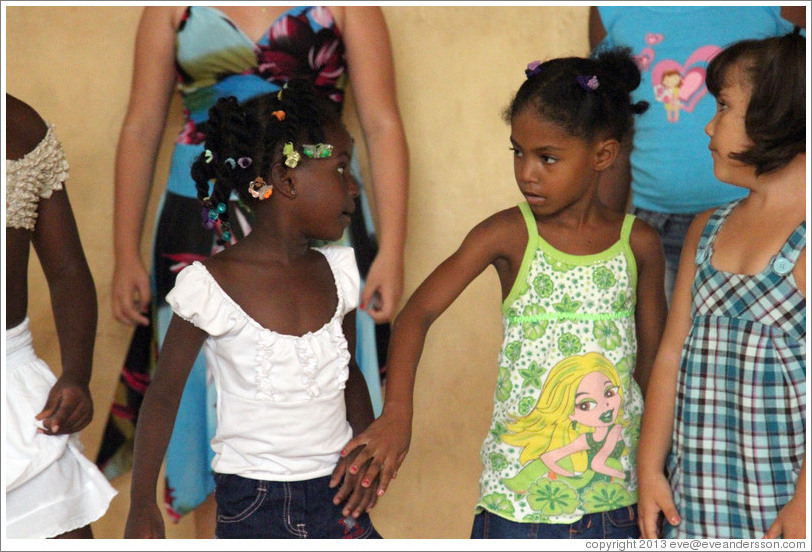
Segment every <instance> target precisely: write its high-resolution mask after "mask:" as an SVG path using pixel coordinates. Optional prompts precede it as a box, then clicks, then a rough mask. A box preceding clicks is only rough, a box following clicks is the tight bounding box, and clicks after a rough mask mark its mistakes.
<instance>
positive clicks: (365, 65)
mask: <svg viewBox="0 0 812 552" xmlns="http://www.w3.org/2000/svg"><path fill="white" fill-rule="evenodd" d="M342 31H343V34H344V42H345V45H346V51H347V64H348V70H349V76H350V84H351V86H352V93H353V96H354V98H355V103H356V108H357V112H358V118H359V121H360V123H361V129H362V131H363V133H364V140H365V142H366V144H367V149H368V152H369V161H370V169H371V173H372V193H373V197H374V199H375V207H376V211H377V215H378V216H377V221H376V222H377V224H378V227H377V229H376V233H377V237H378V243H379V249H378V254H377V256H376V257H375V260H374V261H373V263H372V266H371V268H370V271H369V274H368V275H367V281H366V285H365V286H364V290H363V293H362V296H361V308H362V309H366V308H367V305H368V304H369V301H370V299H371V298H372V294H373V293H375V292H376V291H378V292H379V293H380V295H381V305H380V310H370V312H369V314H370V316H372V318H373V319H374V320H375V321H376V322H379V323H380V322H385V321H387V320H390V319H391V318H392V317H393V316H394V314H395V309H396V308H397V306H398V303H399V301H400V298H401V294H402V293H403V250H404V245H405V242H406V212H407V205H408V193H409V191H408V179H409V152H408V148H407V145H406V135H405V133H404V130H403V123H402V121H401V118H400V111H399V109H398V101H397V94H396V88H395V70H394V63H393V60H392V48H391V45H390V40H389V32H388V30H387V27H386V20H385V19H384V17H383V13H382V12H381V9H380V7H377V6H352V7H347V8H345V15H344V29H343V30H342Z"/></svg>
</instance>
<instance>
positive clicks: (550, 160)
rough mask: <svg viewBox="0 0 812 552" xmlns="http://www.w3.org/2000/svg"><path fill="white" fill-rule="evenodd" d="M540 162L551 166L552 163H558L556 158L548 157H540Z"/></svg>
mask: <svg viewBox="0 0 812 552" xmlns="http://www.w3.org/2000/svg"><path fill="white" fill-rule="evenodd" d="M541 162H542V163H544V164H545V165H552V164H553V163H556V162H558V158H556V157H550V156H549V155H542V156H541Z"/></svg>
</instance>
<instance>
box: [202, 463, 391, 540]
mask: <svg viewBox="0 0 812 552" xmlns="http://www.w3.org/2000/svg"><path fill="white" fill-rule="evenodd" d="M214 480H215V482H216V485H217V486H216V488H215V491H214V498H215V500H216V501H217V528H216V529H215V536H216V538H218V539H379V538H381V536H380V535H379V534H378V532H377V531H376V530H375V528H374V527H373V526H372V520H371V519H370V518H369V514H367V513H364V514H362V515H361V516H359V517H358V519H355V518H353V517H352V516H344V515H342V514H341V510H342V508H343V506H344V505H343V504H341V505H338V506H336V505H335V504H333V497H334V496H335V494H336V492H337V490H338V489H331V488H330V487H329V483H330V477H329V476H325V477H319V478H316V479H308V480H305V481H261V480H258V479H248V478H245V477H241V476H239V475H233V474H222V473H216V474H214Z"/></svg>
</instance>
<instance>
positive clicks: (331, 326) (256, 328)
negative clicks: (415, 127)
mask: <svg viewBox="0 0 812 552" xmlns="http://www.w3.org/2000/svg"><path fill="white" fill-rule="evenodd" d="M209 115H210V120H209V121H208V123H207V124H206V125H207V128H206V149H205V151H204V153H203V154H202V155H201V156H200V158H199V159H198V160H197V161H196V162H195V164H194V165H193V167H192V176H193V178H194V179H195V182H196V183H197V187H198V195H199V197H200V199H201V203H202V205H203V209H202V217H203V221H202V223H203V225H204V226H205V227H207V228H210V229H212V230H213V231H214V232H216V234H217V236H218V238H219V239H218V241H219V243H220V244H221V245H222V246H225V245H226V244H229V243H232V245H230V246H228V247H224V248H223V249H221V250H220V251H219V252H218V253H217V254H215V255H213V256H211V257H209V258H208V259H206V260H204V261H202V262H200V261H196V260H190V261H189V262H190V263H191V264H189V265H188V266H186V267H185V268H183V270H181V272H180V273H179V274H178V277H177V282H176V286H175V288H174V289H173V290H172V291H171V292H170V293H169V295H168V297H167V300H168V302H169V304H170V305H171V306H172V309H173V311H174V315H173V318H172V321H171V323H170V326H169V329H168V331H167V335H166V340H165V342H164V346H163V348H162V349H161V355H160V359H159V362H158V366H157V368H156V372H155V376H154V378H153V380H152V382H151V383H150V386H149V389H148V391H147V394H146V397H145V399H144V403H143V406H142V410H141V415H140V418H139V421H138V425H137V430H136V436H135V452H134V455H135V458H134V466H133V480H132V481H133V482H132V490H131V505H130V513H129V517H128V519H127V526H126V530H125V537H129V538H150V537H163V536H164V526H163V521H162V517H161V514H160V511H159V509H158V506H157V504H156V500H155V492H156V483H157V479H158V474H159V470H160V464H161V460H162V459H163V455H164V453H165V451H166V446H167V443H168V441H169V438H170V435H171V433H172V426H173V424H172V423H167V422H168V421H169V420H174V417H175V415H176V413H177V408H178V403H179V401H180V398H181V394H182V392H183V389H184V385H185V383H186V379H187V376H188V374H189V371H190V369H191V367H192V364H193V361H194V359H195V357H196V355H197V354H198V351H199V350H200V347H201V346H203V347H204V351H205V354H206V360H207V363H208V367H209V377H211V378H213V380H214V383H215V388H216V390H217V399H216V404H217V412H218V420H217V432H216V435H215V437H214V439H213V440H212V442H211V446H212V449H213V450H214V453H215V455H214V459H213V461H212V469H213V471H214V475H215V481H216V490H215V498H216V501H217V529H216V536H217V537H218V538H287V537H290V538H346V537H361V538H369V537H379V535H378V533H377V532H376V531H375V529H374V527H373V526H372V523H371V521H370V519H369V515H368V514H367V513H366V511H367V510H368V509H369V508H371V507H372V506H373V505H374V504H375V501H376V499H377V495H376V494H375V492H374V491H371V490H369V489H364V488H363V487H361V486H360V485H356V484H355V483H356V481H357V480H358V479H359V478H362V477H364V471H365V470H360V471H359V472H358V473H355V474H348V475H347V476H346V477H344V478H343V483H342V479H341V478H339V477H332V474H333V472H334V470H335V469H336V467H337V465H338V464H339V462H340V463H341V464H342V465H343V463H345V462H347V461H348V460H349V457H348V458H346V459H344V458H340V451H341V449H342V447H343V446H344V445H345V444H346V443H347V442H348V441H349V439H350V438H351V437H352V436H353V434H354V433H355V434H357V433H358V432H360V431H361V430H363V429H364V428H365V427H366V426H367V425H368V424H369V423H370V422H371V421H372V419H373V415H372V407H371V402H370V400H369V395H368V393H367V391H366V385H365V383H364V380H363V376H362V375H361V373H360V371H359V370H358V367H357V366H356V364H355V361H354V359H353V354H352V353H353V351H355V344H354V343H353V341H354V336H355V331H354V328H353V327H352V326H353V324H354V320H355V316H354V312H353V311H354V309H355V308H356V307H357V303H358V297H359V284H360V280H359V274H358V269H357V267H356V263H355V257H354V254H353V250H352V249H351V248H348V247H343V246H335V245H330V246H325V247H320V248H314V247H311V246H310V244H311V243H312V240H328V241H329V240H336V239H338V238H339V237H341V235H342V233H343V232H344V229H345V227H346V226H347V224H348V223H349V221H350V214H351V213H352V211H353V209H354V198H355V196H357V195H358V193H359V189H358V186H357V184H356V182H355V181H354V180H353V179H352V177H351V176H350V172H349V165H350V160H351V157H352V147H353V146H352V139H351V137H350V136H349V134H348V133H347V131H346V129H345V128H344V127H343V126H342V125H341V123H340V119H339V114H338V113H337V112H336V111H335V109H334V108H332V107H331V106H330V105H329V103H325V102H324V101H322V100H321V99H319V98H318V97H317V95H316V94H315V92H314V90H313V88H312V87H311V86H310V85H309V84H306V83H304V82H297V81H291V82H289V83H288V85H286V87H285V88H283V89H282V91H280V92H279V93H278V94H277V93H272V94H268V95H265V96H260V97H258V98H255V99H253V100H250V101H248V102H245V103H244V104H242V105H240V104H238V103H237V101H236V99H235V98H233V97H231V98H226V99H224V100H220V101H219V102H218V103H217V104H216V105H215V106H214V107H213V108H212V109H211V110H210V112H209ZM232 193H237V194H239V196H240V198H241V200H242V201H243V202H244V203H245V204H246V205H247V206H248V207H250V209H251V210H252V211H253V213H254V215H255V221H254V224H253V227H252V230H251V232H250V234H248V235H247V236H246V237H244V238H242V239H241V240H240V241H239V242H238V243H233V240H232V235H231V232H232V230H231V224H232V219H233V222H234V224H237V223H238V222H239V220H238V219H237V218H236V217H235V215H234V214H233V213H231V214H230V213H229V212H228V209H227V207H226V205H227V204H228V199H229V197H230V196H231V195H232ZM190 216H198V215H197V214H191V213H190ZM341 472H342V473H343V470H342V471H341ZM339 484H342V488H343V489H345V491H346V490H349V489H350V488H357V489H358V490H357V491H355V492H353V493H351V494H350V495H349V499H348V500H347V502H346V503H345V504H342V503H341V502H339V501H337V500H334V495H335V494H336V492H337V491H338V490H339V489H338V487H339ZM372 488H374V487H370V489H372ZM167 492H171V489H167ZM336 502H338V504H336ZM345 508H348V509H349V511H350V512H351V514H350V515H349V516H347V515H343V514H342V510H343V509H345Z"/></svg>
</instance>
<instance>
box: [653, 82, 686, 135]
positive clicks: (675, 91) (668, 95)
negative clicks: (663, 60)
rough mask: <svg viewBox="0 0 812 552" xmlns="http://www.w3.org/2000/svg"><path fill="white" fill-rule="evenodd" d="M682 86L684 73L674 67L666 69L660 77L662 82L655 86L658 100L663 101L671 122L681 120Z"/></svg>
mask: <svg viewBox="0 0 812 552" xmlns="http://www.w3.org/2000/svg"><path fill="white" fill-rule="evenodd" d="M681 87H682V75H681V74H680V72H679V71H677V70H674V69H671V70H668V71H665V72H664V73H663V76H662V78H661V79H660V84H658V85H656V86H655V87H654V93H655V97H656V98H657V101H660V102H663V106H664V107H665V114H666V117H668V121H669V122H671V123H676V122H677V121H679V110H680V107H681V104H680V99H679V92H680V88H681Z"/></svg>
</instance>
